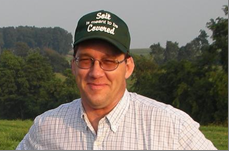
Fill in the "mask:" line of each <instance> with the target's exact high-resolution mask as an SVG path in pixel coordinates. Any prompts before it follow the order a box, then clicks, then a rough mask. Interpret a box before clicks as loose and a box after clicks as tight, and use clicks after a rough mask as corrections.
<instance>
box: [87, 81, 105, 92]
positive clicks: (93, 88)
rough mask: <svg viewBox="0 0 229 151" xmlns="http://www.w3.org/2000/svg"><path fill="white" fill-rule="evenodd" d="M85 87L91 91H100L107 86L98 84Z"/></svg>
mask: <svg viewBox="0 0 229 151" xmlns="http://www.w3.org/2000/svg"><path fill="white" fill-rule="evenodd" d="M87 85H88V86H89V88H90V89H92V90H102V89H104V88H105V87H106V86H107V85H106V84H98V83H87Z"/></svg>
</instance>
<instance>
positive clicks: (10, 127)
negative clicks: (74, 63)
mask: <svg viewBox="0 0 229 151" xmlns="http://www.w3.org/2000/svg"><path fill="white" fill-rule="evenodd" d="M32 123H33V122H32V121H30V120H26V121H21V120H11V121H9V120H0V150H15V148H16V147H17V145H18V143H19V142H20V141H21V140H22V139H23V137H24V135H25V134H26V133H27V132H28V130H29V128H30V126H31V125H32ZM200 130H201V131H202V132H203V133H204V134H205V136H206V137H207V138H208V139H209V140H211V141H212V142H213V144H214V145H215V146H216V148H218V149H219V150H228V127H223V126H201V127H200Z"/></svg>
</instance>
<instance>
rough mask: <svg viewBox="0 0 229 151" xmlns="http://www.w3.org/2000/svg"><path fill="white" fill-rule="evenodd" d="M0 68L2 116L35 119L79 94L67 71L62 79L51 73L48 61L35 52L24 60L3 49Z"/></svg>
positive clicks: (0, 105) (0, 108)
mask: <svg viewBox="0 0 229 151" xmlns="http://www.w3.org/2000/svg"><path fill="white" fill-rule="evenodd" d="M0 71H1V72H0V117H1V118H5V119H17V118H20V119H28V118H34V117H35V116H37V115H38V114H41V113H43V112H44V111H47V110H49V109H52V108H55V107H57V106H58V105H60V104H62V103H66V102H70V101H72V100H74V99H76V98H78V97H79V93H78V91H77V87H76V84H75V81H74V78H73V77H72V76H70V71H69V70H67V71H66V75H65V76H66V79H65V81H63V82H62V81H61V80H59V79H58V78H56V76H55V75H54V73H53V71H52V67H51V66H50V64H49V62H48V60H47V59H46V58H45V57H43V56H42V55H40V54H39V53H38V52H34V53H30V54H29V55H28V56H26V57H25V58H24V59H23V58H21V57H18V56H15V55H14V54H13V53H12V52H10V51H4V52H3V54H2V55H1V56H0ZM71 82H73V84H72V83H71ZM12 111H13V112H12Z"/></svg>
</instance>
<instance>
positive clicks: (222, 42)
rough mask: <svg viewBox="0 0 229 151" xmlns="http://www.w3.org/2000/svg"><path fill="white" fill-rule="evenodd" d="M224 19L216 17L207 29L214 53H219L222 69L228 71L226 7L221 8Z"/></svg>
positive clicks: (208, 24)
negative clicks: (210, 31)
mask: <svg viewBox="0 0 229 151" xmlns="http://www.w3.org/2000/svg"><path fill="white" fill-rule="evenodd" d="M223 10H224V13H225V15H226V16H227V17H226V18H222V17H218V18H216V20H213V19H211V20H210V22H208V23H207V27H208V28H209V29H210V30H212V32H213V34H212V39H213V40H214V42H213V46H214V48H215V51H220V56H221V64H222V66H223V69H224V70H225V71H226V72H227V71H228V6H224V8H223Z"/></svg>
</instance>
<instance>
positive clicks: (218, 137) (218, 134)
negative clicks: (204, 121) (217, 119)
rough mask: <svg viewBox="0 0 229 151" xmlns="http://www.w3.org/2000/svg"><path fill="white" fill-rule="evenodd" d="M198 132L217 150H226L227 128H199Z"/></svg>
mask: <svg viewBox="0 0 229 151" xmlns="http://www.w3.org/2000/svg"><path fill="white" fill-rule="evenodd" d="M200 130H201V131H202V132H203V133H204V135H205V137H206V138H208V139H209V140H211V141H212V143H213V144H214V145H215V147H216V148H217V149H219V150H228V127H224V126H201V127H200Z"/></svg>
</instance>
